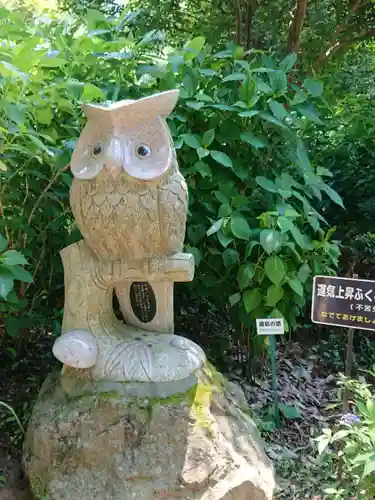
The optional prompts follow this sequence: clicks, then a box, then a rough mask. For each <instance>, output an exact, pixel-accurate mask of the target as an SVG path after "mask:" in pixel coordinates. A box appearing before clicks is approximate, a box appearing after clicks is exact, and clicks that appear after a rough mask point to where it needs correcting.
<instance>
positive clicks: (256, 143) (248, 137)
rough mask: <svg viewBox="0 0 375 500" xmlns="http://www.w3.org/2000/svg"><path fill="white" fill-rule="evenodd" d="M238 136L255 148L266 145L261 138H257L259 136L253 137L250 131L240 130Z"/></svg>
mask: <svg viewBox="0 0 375 500" xmlns="http://www.w3.org/2000/svg"><path fill="white" fill-rule="evenodd" d="M240 137H241V139H242V140H243V141H245V142H247V143H249V144H250V145H251V146H253V147H254V148H256V149H260V148H264V147H266V143H265V142H264V141H263V140H262V139H259V137H255V135H253V134H252V133H251V132H242V133H241V135H240Z"/></svg>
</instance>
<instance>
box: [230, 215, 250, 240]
mask: <svg viewBox="0 0 375 500" xmlns="http://www.w3.org/2000/svg"><path fill="white" fill-rule="evenodd" d="M230 228H231V231H232V233H233V235H234V236H235V237H236V238H239V239H241V240H248V239H249V238H250V235H251V230H250V226H249V223H248V222H247V220H245V219H244V218H243V217H239V216H236V217H233V218H232V219H231V221H230Z"/></svg>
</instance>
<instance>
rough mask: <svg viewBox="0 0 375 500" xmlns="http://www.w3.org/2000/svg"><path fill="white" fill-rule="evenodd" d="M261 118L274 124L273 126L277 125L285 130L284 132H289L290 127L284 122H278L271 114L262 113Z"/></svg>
mask: <svg viewBox="0 0 375 500" xmlns="http://www.w3.org/2000/svg"><path fill="white" fill-rule="evenodd" d="M259 116H260V117H261V118H262V120H265V121H266V122H269V123H272V124H273V125H277V126H278V127H280V128H283V129H284V130H288V127H287V126H286V125H284V123H283V122H281V121H280V120H278V119H277V118H275V117H274V116H272V115H271V114H269V113H260V115H259Z"/></svg>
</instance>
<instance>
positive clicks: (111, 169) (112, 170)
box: [104, 165, 122, 180]
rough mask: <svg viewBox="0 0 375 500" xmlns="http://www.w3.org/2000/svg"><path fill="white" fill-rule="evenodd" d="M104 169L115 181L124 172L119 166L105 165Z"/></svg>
mask: <svg viewBox="0 0 375 500" xmlns="http://www.w3.org/2000/svg"><path fill="white" fill-rule="evenodd" d="M104 168H105V170H106V171H107V172H108V173H109V174H110V175H111V176H112V178H113V179H114V180H115V179H117V178H118V177H119V176H120V174H121V172H122V168H121V167H119V166H113V165H104Z"/></svg>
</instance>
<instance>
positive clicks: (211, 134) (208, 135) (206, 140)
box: [202, 128, 215, 148]
mask: <svg viewBox="0 0 375 500" xmlns="http://www.w3.org/2000/svg"><path fill="white" fill-rule="evenodd" d="M214 139H215V129H213V128H212V129H210V130H206V132H205V133H204V134H203V136H202V144H203V146H204V147H205V148H208V147H209V146H211V144H212V141H213V140H214Z"/></svg>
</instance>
